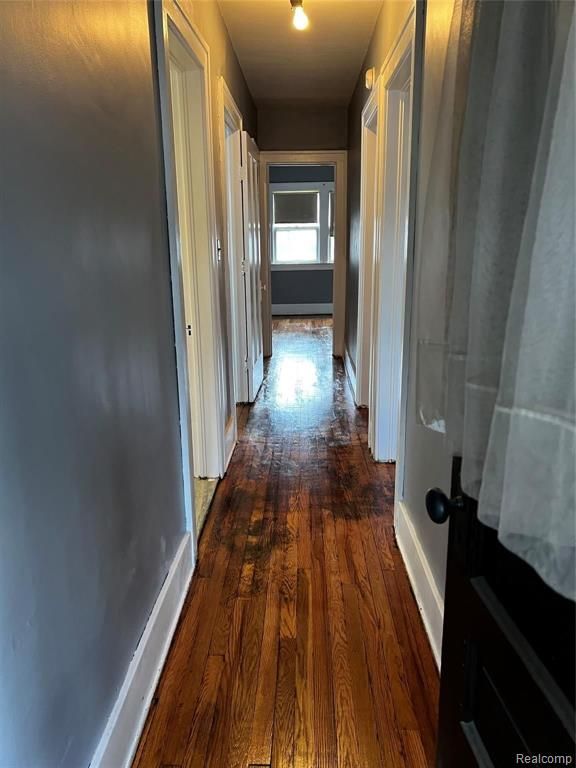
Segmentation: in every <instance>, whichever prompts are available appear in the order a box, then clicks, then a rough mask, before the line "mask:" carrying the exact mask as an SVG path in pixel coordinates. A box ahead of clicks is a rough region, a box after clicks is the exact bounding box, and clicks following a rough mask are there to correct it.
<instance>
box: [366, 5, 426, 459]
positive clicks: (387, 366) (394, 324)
mask: <svg viewBox="0 0 576 768" xmlns="http://www.w3.org/2000/svg"><path fill="white" fill-rule="evenodd" d="M413 45H414V17H413V14H411V17H410V20H409V23H408V24H407V25H406V27H405V29H404V31H403V33H402V35H401V36H400V38H399V39H398V41H397V43H396V45H395V47H394V49H393V51H392V53H391V55H390V57H389V59H388V61H387V62H386V63H385V64H384V66H383V67H382V71H381V73H380V76H379V78H378V80H377V82H376V85H375V87H374V89H373V92H372V94H371V96H370V99H369V100H368V102H367V104H366V107H365V109H364V112H363V115H362V166H361V167H362V171H361V173H362V179H361V195H362V197H361V218H362V223H361V238H362V242H361V264H360V283H359V291H358V365H357V370H356V392H355V399H356V403H357V404H358V405H367V406H368V445H369V447H370V450H371V452H372V455H373V457H374V459H375V460H376V461H389V462H395V461H396V460H397V459H398V434H399V429H400V410H401V397H402V382H403V374H402V364H403V360H402V350H403V344H404V325H405V322H406V320H405V317H406V313H407V305H406V278H407V256H408V234H409V232H408V229H409V228H408V221H409V190H410V150H411V135H412V100H413V96H412V91H413V89H412V82H413V59H414V56H413Z"/></svg>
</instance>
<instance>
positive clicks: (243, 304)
mask: <svg viewBox="0 0 576 768" xmlns="http://www.w3.org/2000/svg"><path fill="white" fill-rule="evenodd" d="M242 217H243V225H244V257H243V259H242V282H243V284H244V286H243V287H244V290H243V291H242V290H241V291H240V302H239V310H240V315H241V319H243V320H244V323H243V324H244V326H245V343H246V348H245V356H244V361H245V374H246V375H245V388H244V387H242V389H243V390H244V391H243V392H239V396H240V397H241V399H242V400H243V401H245V402H249V403H253V402H254V400H255V399H256V395H257V394H258V390H259V389H260V385H261V384H262V380H263V378H264V348H263V343H262V282H261V275H260V270H261V263H262V259H261V254H260V152H259V151H258V147H257V146H256V142H255V141H254V140H253V139H251V138H250V136H249V135H248V134H247V133H246V131H242ZM242 378H244V377H242ZM243 383H244V382H243Z"/></svg>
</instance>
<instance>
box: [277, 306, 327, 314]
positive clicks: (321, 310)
mask: <svg viewBox="0 0 576 768" xmlns="http://www.w3.org/2000/svg"><path fill="white" fill-rule="evenodd" d="M272 314H273V315H331V314H332V304H320V303H318V304H272Z"/></svg>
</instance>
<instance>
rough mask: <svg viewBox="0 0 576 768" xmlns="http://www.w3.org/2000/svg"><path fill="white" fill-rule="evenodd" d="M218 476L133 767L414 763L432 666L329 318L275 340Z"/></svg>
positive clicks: (424, 763) (413, 767)
mask: <svg viewBox="0 0 576 768" xmlns="http://www.w3.org/2000/svg"><path fill="white" fill-rule="evenodd" d="M239 422H240V424H239V426H240V436H239V442H238V446H237V448H236V450H235V451H234V455H233V457H232V461H231V464H230V468H229V470H228V473H227V475H226V477H225V478H224V480H223V481H222V482H221V483H220V485H219V486H218V489H217V491H216V495H215V498H214V501H213V503H212V508H211V510H210V512H209V514H208V518H207V520H206V523H205V526H204V530H203V532H202V536H201V539H200V544H199V559H198V564H197V568H196V572H195V575H194V578H193V581H192V585H191V588H190V591H189V594H188V596H187V599H186V603H185V607H184V611H183V614H182V618H181V621H180V624H179V626H178V629H177V632H176V635H175V638H174V642H173V644H172V648H171V650H170V654H169V657H168V660H167V663H166V666H165V668H164V671H163V673H162V677H161V679H160V683H159V685H158V689H157V692H156V696H155V698H154V701H153V704H152V707H151V710H150V713H149V716H148V720H147V723H146V726H145V729H144V732H143V735H142V739H141V742H140V746H139V748H138V751H137V754H136V757H135V759H134V764H133V766H134V768H191V767H192V766H194V767H195V768H427V767H428V766H432V765H433V762H434V747H435V731H436V720H437V701H438V675H437V671H436V668H435V665H434V661H433V657H432V653H431V651H430V648H429V645H428V642H427V638H426V635H425V632H424V628H423V626H422V623H421V619H420V615H419V613H418V609H417V607H416V604H415V601H414V598H413V595H412V592H411V589H410V585H409V582H408V578H407V575H406V571H405V569H404V566H403V563H402V560H401V557H400V555H399V552H398V549H397V547H396V544H395V540H394V532H393V526H392V522H393V521H392V514H393V511H392V505H393V496H394V469H393V467H392V466H390V465H378V464H375V463H374V462H373V461H372V459H371V457H370V454H369V451H368V448H367V444H366V430H367V419H366V412H365V411H363V410H360V409H357V408H355V407H354V404H353V401H352V398H351V395H350V391H349V388H348V384H347V382H346V379H345V374H344V371H343V367H342V363H341V362H340V361H337V360H334V359H333V358H332V355H331V325H330V321H328V320H324V319H305V320H302V319H299V320H297V319H296V320H295V319H286V320H275V322H274V355H273V357H272V358H271V360H270V362H269V363H268V365H267V372H266V377H265V381H264V384H263V386H262V390H261V392H260V394H259V396H258V399H257V401H256V403H255V404H254V405H253V406H252V407H249V406H242V407H241V408H239Z"/></svg>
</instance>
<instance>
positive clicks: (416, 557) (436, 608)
mask: <svg viewBox="0 0 576 768" xmlns="http://www.w3.org/2000/svg"><path fill="white" fill-rule="evenodd" d="M394 512H395V514H394V529H395V531H396V540H397V542H398V548H399V549H400V553H401V555H402V559H403V560H404V564H405V566H406V570H407V572H408V577H409V579H410V583H411V584H412V589H413V591H414V595H415V597H416V602H417V603H418V608H419V609H420V613H421V614H422V619H423V621H424V627H425V629H426V633H427V635H428V639H429V641H430V645H431V647H432V653H433V654H434V659H435V661H436V665H437V667H438V669H440V659H441V656H442V623H443V620H444V599H443V597H442V595H441V594H440V592H439V591H438V587H437V586H436V582H435V581H434V577H433V575H432V571H431V569H430V565H429V563H428V559H427V558H426V554H425V552H424V549H423V547H422V544H421V542H420V539H419V538H418V534H417V532H416V529H415V528H414V525H413V524H412V521H411V520H410V516H409V514H408V510H407V508H406V505H405V504H404V502H402V501H400V502H397V503H396V508H395V510H394Z"/></svg>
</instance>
